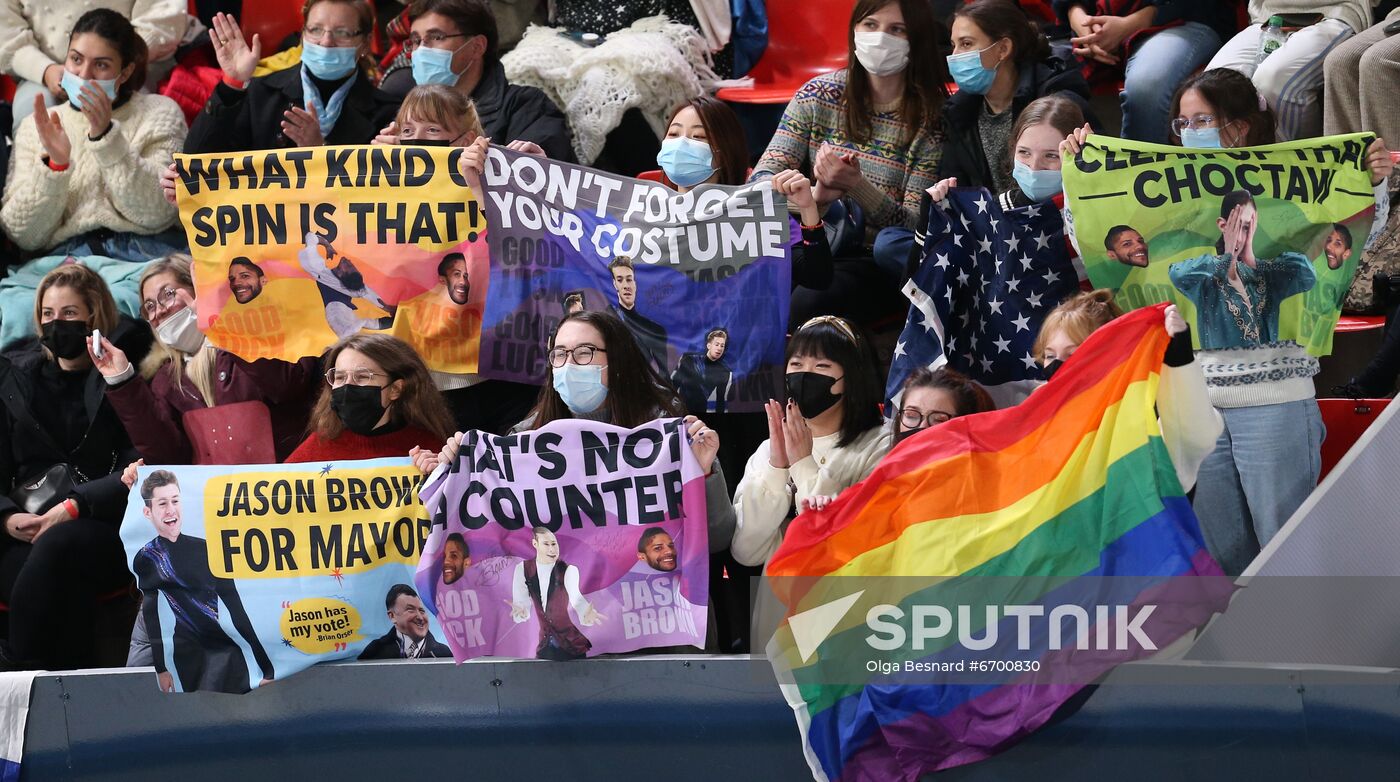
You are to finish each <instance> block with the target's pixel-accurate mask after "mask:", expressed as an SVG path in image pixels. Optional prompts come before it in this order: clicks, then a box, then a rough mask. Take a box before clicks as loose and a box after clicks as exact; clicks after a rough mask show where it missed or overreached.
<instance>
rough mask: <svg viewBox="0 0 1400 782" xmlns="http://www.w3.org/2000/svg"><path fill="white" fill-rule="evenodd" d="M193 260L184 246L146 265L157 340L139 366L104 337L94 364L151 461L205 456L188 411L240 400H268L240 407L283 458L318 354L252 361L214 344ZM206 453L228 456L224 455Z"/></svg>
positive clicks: (144, 282) (145, 306)
mask: <svg viewBox="0 0 1400 782" xmlns="http://www.w3.org/2000/svg"><path fill="white" fill-rule="evenodd" d="M190 263H191V261H190V256H188V255H185V254H183V253H177V254H175V255H169V256H166V257H165V258H159V259H156V260H154V261H152V262H151V263H150V264H149V265H148V266H147V267H146V269H145V270H144V271H143V272H142V274H141V282H140V286H139V290H140V292H141V313H142V315H143V316H144V317H145V319H146V322H147V323H148V324H150V327H151V330H152V331H153V332H155V336H156V342H155V345H154V346H153V347H152V348H151V352H150V354H149V355H147V356H146V358H145V360H144V361H142V362H141V364H140V367H139V373H138V371H137V367H136V366H134V365H133V364H132V363H131V362H130V361H129V360H128V358H127V356H126V354H125V353H124V352H123V351H122V350H121V349H120V348H118V347H117V346H115V345H112V344H111V343H110V342H106V343H104V345H103V352H102V355H101V356H99V357H97V358H96V359H95V361H94V363H95V364H96V366H97V370H98V372H100V373H102V376H103V379H104V380H105V381H106V384H107V400H108V402H109V403H110V404H111V405H112V407H113V408H114V409H115V410H116V412H117V415H118V416H119V417H120V418H121V421H122V424H123V425H124V426H125V427H126V431H127V433H128V434H129V435H130V436H131V440H132V442H133V443H134V444H135V445H136V449H137V450H138V451H139V452H140V453H141V456H142V458H143V459H145V460H146V461H148V462H150V463H151V464H191V463H194V464H201V463H204V462H203V461H201V459H200V458H199V457H200V454H199V453H197V452H196V449H195V448H194V446H193V443H192V442H191V439H190V436H189V424H188V423H187V420H188V419H187V417H186V416H187V415H188V414H190V413H191V412H194V411H199V410H206V409H209V408H213V407H220V406H225V405H233V404H238V403H241V402H260V403H262V404H263V405H264V408H263V409H262V410H260V411H256V412H253V411H249V412H245V413H240V416H241V417H240V418H239V426H240V427H245V428H246V427H250V426H254V427H256V426H262V427H266V428H267V431H268V433H269V434H268V436H269V437H270V438H271V440H272V444H273V452H274V455H275V458H277V459H279V460H280V459H284V458H286V457H287V455H288V454H290V453H291V452H292V450H293V449H294V448H296V446H297V444H298V443H300V442H301V438H302V435H303V433H304V432H305V429H306V416H307V413H308V411H309V410H310V407H311V400H312V399H313V398H314V396H313V395H314V393H315V389H316V387H315V381H316V376H317V372H316V368H317V361H316V359H315V358H314V357H309V358H304V359H302V360H301V361H298V362H296V363H292V362H287V361H279V360H277V359H257V360H255V361H245V360H243V359H241V358H239V357H238V356H236V355H234V354H233V353H230V352H228V351H227V350H223V349H220V348H216V347H214V346H213V345H211V344H209V342H208V341H207V340H205V338H204V334H203V332H201V331H200V330H199V324H198V319H197V317H196V314H195V301H194V279H193V277H192V276H191V273H190ZM138 374H139V375H140V377H137V375H138ZM240 434H241V435H244V436H247V435H249V434H250V433H249V432H246V431H244V432H241V433H240ZM206 457H207V458H214V459H216V460H217V462H218V463H227V462H226V460H225V458H224V457H222V456H217V455H206Z"/></svg>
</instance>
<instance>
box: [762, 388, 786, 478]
mask: <svg viewBox="0 0 1400 782" xmlns="http://www.w3.org/2000/svg"><path fill="white" fill-rule="evenodd" d="M763 411H764V412H765V413H767V414H768V463H769V464H770V465H772V466H773V467H775V468H777V469H779V470H786V469H787V468H788V467H789V466H791V465H790V463H789V462H788V458H787V443H786V441H785V440H784V439H783V405H782V403H781V402H775V401H773V400H772V399H769V400H768V402H767V404H765V405H764V406H763Z"/></svg>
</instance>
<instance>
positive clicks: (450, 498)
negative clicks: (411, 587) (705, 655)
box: [417, 419, 709, 661]
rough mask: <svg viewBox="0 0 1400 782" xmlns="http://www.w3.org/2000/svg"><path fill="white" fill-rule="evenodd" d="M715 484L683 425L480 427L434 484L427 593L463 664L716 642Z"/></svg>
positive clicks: (428, 495)
mask: <svg viewBox="0 0 1400 782" xmlns="http://www.w3.org/2000/svg"><path fill="white" fill-rule="evenodd" d="M704 484H705V477H704V476H703V475H701V473H700V465H699V463H698V462H696V460H695V456H694V454H693V453H692V452H691V450H690V446H689V444H688V443H687V442H686V435H685V427H684V424H683V422H682V421H681V420H680V419H666V420H658V421H653V422H651V423H649V424H645V425H643V426H639V427H637V428H636V429H631V430H629V429H624V428H622V427H618V426H612V425H611V424H603V423H595V422H591V421H582V420H567V421H556V422H554V423H552V424H549V425H548V426H545V427H542V428H540V429H536V430H533V431H529V432H522V433H520V434H515V435H509V436H505V437H501V436H496V435H490V434H486V433H484V432H476V431H473V432H467V433H466V435H465V436H464V438H463V441H462V447H461V451H460V453H459V455H458V458H457V461H456V462H455V463H454V464H453V465H452V466H451V467H450V468H448V469H447V470H445V471H443V473H442V474H441V477H439V478H437V479H436V481H435V482H434V483H431V484H430V485H429V486H428V487H427V488H425V489H424V492H423V501H424V504H425V505H426V506H427V507H428V508H429V509H430V510H431V512H432V514H433V532H432V535H431V536H429V538H428V541H427V544H426V546H425V547H424V550H423V558H422V560H421V561H420V562H419V564H418V575H417V584H418V591H419V593H420V594H421V595H422V596H423V599H424V601H425V602H426V603H427V604H428V608H429V610H431V611H433V612H434V613H435V614H436V615H437V618H438V621H439V622H441V623H442V626H443V628H444V629H445V630H446V631H447V632H446V638H447V643H448V645H449V646H451V647H452V652H453V654H454V655H455V656H456V658H457V660H459V661H461V660H467V659H470V658H473V657H482V656H488V655H494V656H497V657H537V658H541V659H552V660H567V659H575V658H579V657H585V656H593V655H598V654H605V653H610V652H631V651H636V650H638V649H644V648H647V647H656V646H679V645H692V646H697V647H702V648H703V647H704V644H705V631H706V627H707V621H706V619H707V616H708V606H709V541H708V534H707V526H706V508H705V485H704Z"/></svg>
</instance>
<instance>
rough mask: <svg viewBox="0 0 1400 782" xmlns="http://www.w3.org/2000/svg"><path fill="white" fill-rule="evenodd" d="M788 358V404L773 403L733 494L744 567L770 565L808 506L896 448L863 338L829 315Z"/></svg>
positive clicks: (811, 325)
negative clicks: (798, 512) (787, 532)
mask: <svg viewBox="0 0 1400 782" xmlns="http://www.w3.org/2000/svg"><path fill="white" fill-rule="evenodd" d="M787 352H788V361H787V391H788V402H787V405H786V406H784V405H782V404H780V403H778V402H774V401H772V400H769V402H768V439H767V440H764V441H763V442H762V443H761V444H759V446H758V450H756V451H754V454H753V456H751V457H749V462H748V465H747V466H745V467H744V478H743V480H741V481H739V486H738V488H737V489H735V490H734V512H735V517H736V518H735V523H736V529H735V531H734V541H733V542H732V543H731V544H730V551H731V553H733V555H734V559H735V560H737V561H739V562H740V563H742V564H745V565H762V564H764V563H766V562H767V561H768V558H769V557H771V556H772V555H773V552H774V551H777V550H778V544H779V543H781V542H782V540H783V532H784V531H785V530H786V529H787V522H788V520H790V519H791V518H792V517H793V516H794V515H796V509H797V508H798V507H800V506H801V504H802V503H803V502H804V501H805V500H808V499H812V498H817V497H834V496H836V495H837V494H840V493H841V492H842V491H844V490H845V489H846V488H848V487H850V486H852V485H854V484H856V483H859V482H860V481H862V480H864V479H865V477H866V476H867V475H869V474H870V471H871V470H873V469H875V465H876V464H878V463H879V462H880V460H881V459H882V458H884V456H885V453H886V452H888V451H889V449H890V430H889V429H888V428H887V427H885V426H883V419H881V417H880V408H879V404H880V397H881V392H882V390H883V389H882V387H881V384H880V374H879V370H878V369H877V367H876V363H875V355H874V353H873V352H872V351H871V348H870V344H869V342H867V341H866V340H865V338H864V337H862V336H860V335H858V334H857V333H856V331H855V329H853V328H852V327H851V325H850V324H849V323H847V322H846V321H845V320H842V319H841V318H835V317H832V316H830V315H823V316H821V317H817V318H813V319H811V320H809V321H807V322H806V323H804V324H803V325H802V327H801V328H799V329H798V330H797V331H796V332H795V333H794V334H793V335H792V338H791V339H789V340H788V350H787Z"/></svg>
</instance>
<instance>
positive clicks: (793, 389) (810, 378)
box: [787, 372, 841, 420]
mask: <svg viewBox="0 0 1400 782" xmlns="http://www.w3.org/2000/svg"><path fill="white" fill-rule="evenodd" d="M840 379H841V378H839V377H831V376H830V375H823V374H821V373H820V372H789V373H787V392H788V398H789V399H791V400H792V401H794V402H796V403H797V411H798V412H799V413H801V414H802V417H803V418H806V419H808V420H810V419H813V418H816V417H817V416H819V415H821V414H822V413H825V412H826V411H827V410H830V409H831V406H832V405H834V404H836V403H837V402H839V401H841V395H840V394H833V393H831V387H832V386H834V385H836V381H838V380H840Z"/></svg>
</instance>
